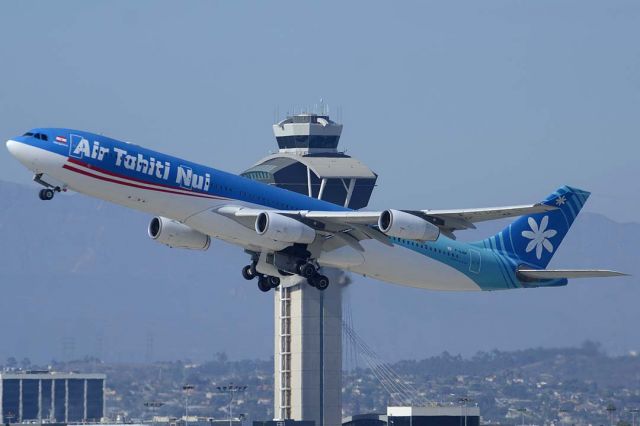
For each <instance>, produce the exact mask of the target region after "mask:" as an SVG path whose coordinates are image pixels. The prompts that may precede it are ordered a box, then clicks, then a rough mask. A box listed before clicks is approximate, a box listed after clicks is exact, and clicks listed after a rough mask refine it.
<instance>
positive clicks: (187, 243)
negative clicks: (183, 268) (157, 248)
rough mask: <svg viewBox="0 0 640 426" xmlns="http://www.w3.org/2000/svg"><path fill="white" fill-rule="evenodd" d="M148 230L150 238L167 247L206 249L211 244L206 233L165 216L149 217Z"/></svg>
mask: <svg viewBox="0 0 640 426" xmlns="http://www.w3.org/2000/svg"><path fill="white" fill-rule="evenodd" d="M148 232H149V236H150V237H151V238H153V239H154V240H156V241H157V242H159V243H162V244H165V245H167V246H169V247H177V248H185V249H191V250H206V249H208V248H209V246H210V245H211V238H210V237H209V236H208V235H205V234H203V233H202V232H198V231H196V230H195V229H192V228H189V227H188V226H187V225H184V224H182V223H180V222H178V221H176V220H173V219H167V218H166V217H161V216H156V217H154V218H153V219H151V222H150V223H149V229H148Z"/></svg>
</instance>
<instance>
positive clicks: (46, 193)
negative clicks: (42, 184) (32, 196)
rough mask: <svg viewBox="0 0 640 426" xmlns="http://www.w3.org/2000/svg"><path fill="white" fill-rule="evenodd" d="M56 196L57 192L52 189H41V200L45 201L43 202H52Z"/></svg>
mask: <svg viewBox="0 0 640 426" xmlns="http://www.w3.org/2000/svg"><path fill="white" fill-rule="evenodd" d="M54 195H55V192H54V190H53V189H51V188H45V189H41V190H40V193H39V194H38V196H39V197H40V199H41V200H43V201H49V200H52V199H53V196H54Z"/></svg>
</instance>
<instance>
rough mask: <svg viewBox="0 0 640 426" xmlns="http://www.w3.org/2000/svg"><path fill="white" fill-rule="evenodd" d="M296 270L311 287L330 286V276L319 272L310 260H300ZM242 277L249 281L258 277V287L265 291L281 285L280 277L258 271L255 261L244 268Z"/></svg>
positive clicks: (323, 287)
mask: <svg viewBox="0 0 640 426" xmlns="http://www.w3.org/2000/svg"><path fill="white" fill-rule="evenodd" d="M296 272H297V273H298V275H300V276H302V277H304V278H306V279H307V283H308V284H309V285H310V286H311V287H315V288H317V289H318V290H326V289H327V287H329V278H328V277H327V276H326V275H322V274H320V273H318V268H316V267H315V265H313V264H312V263H310V262H300V263H299V264H298V265H297V267H296ZM283 273H285V272H283ZM242 277H243V278H244V279H245V280H247V281H251V280H253V279H254V278H258V288H259V289H260V291H263V292H267V291H269V290H271V289H272V288H278V286H279V285H280V278H279V277H274V276H271V275H263V274H261V273H260V272H258V271H256V264H255V263H252V264H251V265H246V266H245V267H244V268H242Z"/></svg>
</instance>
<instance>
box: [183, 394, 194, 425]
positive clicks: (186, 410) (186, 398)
mask: <svg viewBox="0 0 640 426" xmlns="http://www.w3.org/2000/svg"><path fill="white" fill-rule="evenodd" d="M193 389H195V386H193V385H190V384H185V385H183V386H182V392H184V424H185V426H189V395H191V393H192V392H193Z"/></svg>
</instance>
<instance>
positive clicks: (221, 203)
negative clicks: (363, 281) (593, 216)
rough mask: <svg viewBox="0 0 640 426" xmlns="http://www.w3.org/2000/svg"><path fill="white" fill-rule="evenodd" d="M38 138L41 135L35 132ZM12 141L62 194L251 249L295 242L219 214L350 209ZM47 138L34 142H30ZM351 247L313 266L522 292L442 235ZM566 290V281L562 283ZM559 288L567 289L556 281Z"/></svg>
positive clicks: (215, 173) (122, 154)
mask: <svg viewBox="0 0 640 426" xmlns="http://www.w3.org/2000/svg"><path fill="white" fill-rule="evenodd" d="M38 132H40V133H38ZM30 133H32V135H26V136H21V137H16V138H13V139H12V140H10V141H8V142H7V147H8V149H9V151H10V152H11V153H12V154H13V155H14V156H15V157H16V158H18V160H20V162H21V163H23V164H24V165H25V166H26V167H27V168H29V169H30V170H32V171H33V172H34V173H35V174H36V175H40V174H42V175H43V176H44V178H45V179H46V178H48V179H50V180H52V181H56V182H59V183H60V185H61V187H63V188H64V189H69V190H73V191H76V192H79V193H83V194H86V195H90V196H93V197H96V198H100V199H103V200H107V201H110V202H113V203H116V204H119V205H122V206H125V207H129V208H133V209H137V210H140V211H143V212H146V213H150V214H154V215H159V216H163V217H166V218H170V219H174V220H176V221H179V222H181V223H183V224H185V225H187V226H189V227H191V228H193V229H195V230H197V231H199V232H201V233H203V234H206V235H209V236H211V237H213V238H217V239H221V240H224V241H227V242H229V243H231V244H235V245H238V246H241V247H243V248H245V249H247V250H253V251H265V250H266V251H274V252H275V251H280V250H283V249H285V248H286V247H288V246H289V245H290V244H289V243H285V242H282V241H277V240H273V239H270V238H266V237H265V236H262V235H259V234H258V233H257V232H256V231H255V230H254V229H252V228H251V227H247V226H244V225H243V224H241V223H238V222H237V221H235V220H232V219H230V218H229V217H227V216H225V215H222V214H219V213H218V212H217V210H218V209H219V208H221V207H229V206H237V207H244V208H247V207H248V208H252V209H277V210H318V211H346V210H348V209H346V208H344V207H341V206H338V205H335V204H332V203H329V202H326V201H322V200H318V199H315V198H311V197H307V196H305V195H302V194H298V193H295V192H292V191H288V190H285V189H282V188H278V187H275V186H271V185H267V184H263V183H260V182H256V181H253V180H250V179H247V178H244V177H242V176H238V175H234V174H231V173H226V172H223V171H220V170H217V169H214V168H211V167H207V166H203V165H201V164H197V163H194V162H190V161H186V160H183V159H180V158H177V157H173V156H170V155H166V154H162V153H159V152H155V151H152V150H149V149H146V148H143V147H141V146H138V145H134V144H130V143H126V142H121V141H118V140H115V139H111V138H108V137H105V136H101V135H96V134H92V133H88V132H83V131H77V130H70V129H36V130H33V131H31V132H30ZM37 134H42V135H47V140H44V138H36V137H34V135H37ZM390 241H391V242H392V243H393V246H390V245H385V244H381V243H380V242H378V241H375V240H363V241H361V242H360V244H361V245H362V247H363V248H364V251H360V250H356V249H354V248H353V247H351V246H349V245H341V246H336V247H332V246H331V244H329V243H321V244H316V245H315V247H316V248H317V251H318V253H317V262H318V263H319V265H321V266H326V267H335V268H340V269H344V270H348V271H352V272H354V273H357V274H361V275H364V276H369V277H373V278H377V279H380V280H383V281H387V282H391V283H396V284H401V285H406V286H412V287H418V288H426V289H434V290H454V291H478V290H500V289H509V288H518V287H525V286H527V283H524V282H521V281H520V280H519V279H518V276H517V274H516V269H517V267H518V265H517V264H516V263H515V261H514V260H512V259H510V258H509V257H508V256H501V255H500V254H499V253H498V252H496V251H495V250H489V249H486V248H483V247H480V246H478V245H472V244H468V243H462V242H459V241H456V240H452V239H450V238H447V237H446V236H444V235H441V236H440V237H439V238H438V239H437V240H436V241H432V242H418V241H414V240H404V239H399V238H390ZM565 283H566V281H565ZM558 284H562V283H558Z"/></svg>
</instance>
